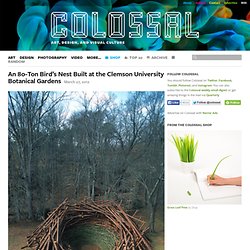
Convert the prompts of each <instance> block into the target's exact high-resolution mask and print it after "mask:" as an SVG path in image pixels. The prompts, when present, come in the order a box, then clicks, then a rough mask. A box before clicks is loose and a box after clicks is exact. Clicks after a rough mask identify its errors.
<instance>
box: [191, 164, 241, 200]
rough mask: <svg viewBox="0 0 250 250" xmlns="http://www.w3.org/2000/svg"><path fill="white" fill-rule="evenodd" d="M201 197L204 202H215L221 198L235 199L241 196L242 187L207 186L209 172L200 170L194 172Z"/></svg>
mask: <svg viewBox="0 0 250 250" xmlns="http://www.w3.org/2000/svg"><path fill="white" fill-rule="evenodd" d="M194 173H195V175H196V178H197V182H198V185H199V189H200V192H201V196H202V198H203V200H213V199H219V198H226V197H233V196H240V195H241V187H239V186H230V185H228V186H209V185H208V184H207V175H208V174H209V170H207V169H200V170H196V171H194Z"/></svg>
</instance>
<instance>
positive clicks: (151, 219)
mask: <svg viewBox="0 0 250 250" xmlns="http://www.w3.org/2000/svg"><path fill="white" fill-rule="evenodd" d="M149 211H150V215H149V230H150V232H151V233H154V232H155V213H156V204H151V203H150V204H149Z"/></svg>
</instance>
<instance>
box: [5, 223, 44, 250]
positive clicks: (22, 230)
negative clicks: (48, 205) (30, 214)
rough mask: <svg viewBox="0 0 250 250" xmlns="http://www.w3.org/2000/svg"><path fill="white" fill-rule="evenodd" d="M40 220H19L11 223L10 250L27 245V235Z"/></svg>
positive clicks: (17, 249) (16, 249)
mask: <svg viewBox="0 0 250 250" xmlns="http://www.w3.org/2000/svg"><path fill="white" fill-rule="evenodd" d="M39 224H40V222H19V223H10V224H9V242H8V244H9V248H8V250H20V249H21V248H22V247H24V246H25V245H26V237H27V235H29V234H31V233H32V232H33V231H34V230H35V229H36V227H37V226H38V225H39Z"/></svg>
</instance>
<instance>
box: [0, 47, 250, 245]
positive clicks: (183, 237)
mask: <svg viewBox="0 0 250 250" xmlns="http://www.w3.org/2000/svg"><path fill="white" fill-rule="evenodd" d="M16 53H17V52H16ZM37 53H38V52H37ZM77 53H79V52H77ZM114 53H116V54H122V55H124V54H126V55H135V52H132V51H131V52H114ZM152 53H163V54H165V53H167V52H144V53H141V55H145V54H152ZM169 53H170V52H169ZM171 53H172V52H171ZM171 53H170V54H171ZM192 53H193V52H190V53H189V52H184V53H183V54H181V52H176V53H172V54H177V56H178V57H179V58H181V57H182V55H183V60H180V61H176V62H174V61H171V62H170V63H169V65H168V66H167V65H165V68H164V67H163V66H161V64H162V61H149V62H147V63H146V64H147V66H145V67H148V70H149V71H150V70H151V71H152V70H153V71H154V70H156V66H157V65H158V66H159V67H160V68H161V71H162V70H163V71H167V70H169V69H171V70H174V69H172V68H171V67H173V66H175V67H177V69H178V67H179V66H180V67H181V69H182V70H187V67H190V66H192V65H190V64H189V65H188V66H187V65H186V63H185V59H186V57H187V56H188V55H191V54H192ZM201 53H206V54H208V53H209V52H201ZM235 53H236V52H235ZM9 54H15V53H14V52H10V53H9V52H6V53H5V52H2V55H1V59H0V60H1V73H0V74H1V78H0V81H1V82H0V119H1V130H0V131H1V132H0V133H1V137H0V138H1V158H0V159H1V167H0V190H1V213H0V229H1V231H0V233H1V237H2V238H1V249H3V250H5V249H8V100H7V92H8V90H10V87H9V86H8V85H7V72H8V71H9V69H7V66H6V65H7V60H6V58H7V56H8V55H9ZM49 54H50V55H51V54H52V53H49ZM92 54H93V53H92ZM103 54H105V53H103ZM109 54H111V52H109ZM196 54H198V53H196ZM231 54H232V53H231ZM241 54H243V58H244V60H243V66H242V67H235V68H234V67H231V66H229V69H230V71H231V72H232V74H233V75H234V77H235V78H238V88H239V89H240V90H241V91H240V92H241V94H242V96H241V99H242V102H243V104H242V106H241V108H242V111H243V112H242V113H241V114H240V115H238V116H237V119H235V117H234V116H231V117H230V112H229V116H227V117H225V119H224V122H223V125H222V126H221V127H220V126H218V128H217V129H216V128H215V130H217V131H219V130H220V131H221V130H223V128H224V129H225V130H233V128H232V122H233V124H234V125H235V130H237V131H239V127H240V131H241V135H242V148H241V155H242V159H241V166H242V167H241V172H242V176H243V187H242V204H241V205H212V204H210V205H199V206H197V205H195V206H189V207H188V208H187V209H186V208H177V207H176V208H174V209H173V208H168V205H167V204H166V206H165V249H167V250H184V249H188V250H201V249H202V250H208V249H209V250H211V249H213V250H223V249H226V250H243V249H250V240H249V230H248V227H249V225H250V163H249V162H250V161H249V158H250V153H249V149H250V143H249V142H250V130H249V129H250V125H249V117H250V108H249V106H250V105H249V102H250V98H249V96H250V87H249V85H250V80H249V75H250V73H249V72H250V71H249V70H250V68H249V65H250V54H249V52H245V53H244V52H241ZM188 63H189V62H188ZM199 63H200V62H194V65H195V67H197V68H196V69H194V71H197V70H201V68H200V69H198V67H199ZM216 63H217V64H221V63H222V62H216ZM225 63H226V64H227V65H228V64H230V62H225ZM128 64H129V65H130V66H131V67H132V68H133V67H137V66H138V65H141V64H142V61H135V62H134V63H130V62H128ZM178 64H179V66H178ZM46 65H47V66H48V64H46ZM109 65H110V66H112V67H113V65H116V67H118V66H119V63H117V62H110V64H109ZM185 65H186V66H185ZM34 66H35V65H34ZM49 66H51V65H49ZM52 66H53V65H52ZM62 66H63V65H62ZM68 66H69V65H68ZM71 66H72V65H71ZM211 66H212V62H211V65H210V66H209V68H206V67H205V66H203V68H202V70H204V71H207V73H208V74H213V68H211ZM214 66H216V65H214ZM217 66H219V65H217ZM36 67H37V68H38V70H39V69H40V67H41V66H36ZM64 67H67V65H64ZM72 67H73V66H72ZM132 68H130V70H131V69H132ZM94 69H98V66H95V67H94ZM134 69H138V68H134ZM24 70H25V69H24ZM62 70H63V69H62ZM222 70H223V69H222ZM227 73H228V72H227ZM163 80H164V79H163ZM105 81H106V82H105ZM107 81H108V82H109V81H110V79H108V80H107V79H103V83H104V84H97V85H96V86H95V88H100V89H101V90H106V91H122V90H165V82H159V80H154V79H146V80H141V82H140V85H139V84H135V80H134V81H132V80H131V81H129V82H128V81H127V79H120V81H119V85H118V84H117V81H113V82H112V83H111V84H107V83H108V82H107ZM137 81H138V79H137ZM144 82H145V84H144ZM156 83H158V85H157V84H156ZM32 88H33V90H39V89H40V90H41V87H40V86H35V87H32ZM32 88H30V86H21V87H20V88H18V90H31V89H32ZM88 88H89V89H91V86H90V87H88ZM11 89H12V90H14V89H17V88H16V87H11ZM42 90H60V91H62V90H63V89H62V87H61V86H59V87H53V86H48V87H47V88H45V87H43V89H42ZM65 90H74V91H75V90H77V89H76V86H71V87H65ZM79 90H82V89H80V88H79ZM165 118H166V122H167V120H168V119H169V118H168V116H166V117H165ZM227 124H228V125H229V126H228V127H230V128H227V127H226V126H227ZM236 125H237V126H236ZM166 135H167V133H166ZM200 146H201V145H200ZM166 148H167V147H166ZM210 150H211V151H212V150H213V151H212V152H211V154H213V155H214V154H215V151H214V149H213V148H212V147H211V148H210ZM226 154H227V153H226ZM221 155H222V156H223V155H224V152H220V153H218V155H217V156H218V157H221ZM217 156H216V157H214V159H212V158H210V157H208V158H207V161H209V159H211V161H212V160H213V163H214V161H216V160H217V159H218V157H217ZM165 163H167V159H165ZM165 183H166V184H165V185H166V188H167V176H166V182H165ZM177 184H178V183H177ZM165 194H166V196H167V192H165ZM165 198H166V199H165V201H166V202H167V197H165Z"/></svg>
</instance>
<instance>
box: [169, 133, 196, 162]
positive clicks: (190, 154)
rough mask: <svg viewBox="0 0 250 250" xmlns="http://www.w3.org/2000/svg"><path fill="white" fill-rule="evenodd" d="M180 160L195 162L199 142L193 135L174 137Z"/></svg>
mask: <svg viewBox="0 0 250 250" xmlns="http://www.w3.org/2000/svg"><path fill="white" fill-rule="evenodd" d="M172 138H173V143H174V144H175V146H176V148H177V150H178V153H179V156H180V160H181V161H182V162H194V160H195V155H196V150H197V147H198V141H196V142H195V140H194V136H193V135H185V136H184V137H181V136H177V135H172Z"/></svg>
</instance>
